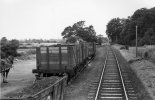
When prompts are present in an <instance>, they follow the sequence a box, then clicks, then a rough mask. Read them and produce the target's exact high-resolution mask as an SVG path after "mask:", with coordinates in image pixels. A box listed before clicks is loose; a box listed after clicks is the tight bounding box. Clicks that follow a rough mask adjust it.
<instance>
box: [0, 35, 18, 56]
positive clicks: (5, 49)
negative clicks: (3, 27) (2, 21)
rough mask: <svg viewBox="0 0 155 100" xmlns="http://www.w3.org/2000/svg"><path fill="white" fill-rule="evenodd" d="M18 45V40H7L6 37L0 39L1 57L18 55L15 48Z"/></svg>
mask: <svg viewBox="0 0 155 100" xmlns="http://www.w3.org/2000/svg"><path fill="white" fill-rule="evenodd" d="M18 47H19V41H18V40H15V39H13V40H11V41H8V40H7V38H6V37H3V38H2V39H1V58H6V57H8V56H10V55H12V56H18V53H17V49H18Z"/></svg>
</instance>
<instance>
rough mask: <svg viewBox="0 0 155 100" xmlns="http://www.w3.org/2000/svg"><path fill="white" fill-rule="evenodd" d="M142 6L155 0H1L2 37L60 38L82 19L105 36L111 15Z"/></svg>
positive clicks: (149, 5)
mask: <svg viewBox="0 0 155 100" xmlns="http://www.w3.org/2000/svg"><path fill="white" fill-rule="evenodd" d="M143 7H146V8H152V7H155V0H0V38H1V37H4V36H5V37H7V38H8V39H28V38H31V39H32V38H36V39H39V38H42V39H51V38H54V39H58V38H59V39H60V38H62V37H61V32H62V31H63V30H64V28H65V27H67V26H69V25H73V24H74V23H76V22H78V21H81V20H84V21H86V26H88V25H93V26H94V28H95V30H96V33H97V34H102V35H103V36H106V33H105V31H106V25H107V23H108V22H109V21H110V20H111V19H112V18H116V17H120V18H127V16H131V15H132V14H133V13H134V11H136V10H137V9H140V8H143Z"/></svg>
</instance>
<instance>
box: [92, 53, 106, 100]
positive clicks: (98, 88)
mask: <svg viewBox="0 0 155 100" xmlns="http://www.w3.org/2000/svg"><path fill="white" fill-rule="evenodd" d="M108 54H109V52H108V51H107V55H106V59H105V61H104V67H103V69H102V74H101V77H100V82H99V85H98V87H97V92H96V95H95V99H94V100H97V97H98V94H99V90H100V87H101V83H102V78H103V73H104V71H105V67H106V63H107V58H108Z"/></svg>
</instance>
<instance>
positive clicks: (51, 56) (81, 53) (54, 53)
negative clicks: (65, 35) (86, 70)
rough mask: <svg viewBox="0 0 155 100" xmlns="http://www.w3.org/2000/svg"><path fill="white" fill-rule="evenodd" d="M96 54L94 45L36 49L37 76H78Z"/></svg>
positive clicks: (83, 44) (84, 44) (81, 44)
mask: <svg viewBox="0 0 155 100" xmlns="http://www.w3.org/2000/svg"><path fill="white" fill-rule="evenodd" d="M95 52H96V46H95V44H94V43H80V44H66V45H61V44H58V45H52V46H46V47H37V48H36V62H37V64H36V65H37V66H36V69H33V71H32V72H33V73H37V76H41V75H43V76H51V75H63V74H64V73H67V74H68V76H69V77H72V76H74V75H76V73H77V72H78V71H80V70H81V69H82V68H83V67H84V65H85V64H86V63H87V61H88V60H90V59H91V58H92V57H93V56H94V55H95Z"/></svg>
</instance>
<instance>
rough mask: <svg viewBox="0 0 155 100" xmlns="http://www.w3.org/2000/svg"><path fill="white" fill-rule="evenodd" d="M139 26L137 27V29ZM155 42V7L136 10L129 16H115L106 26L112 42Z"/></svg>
mask: <svg viewBox="0 0 155 100" xmlns="http://www.w3.org/2000/svg"><path fill="white" fill-rule="evenodd" d="M136 26H137V29H136ZM136 30H137V35H138V39H137V41H138V45H139V46H143V45H152V44H155V7H153V8H150V9H147V8H141V9H138V10H136V11H135V12H134V13H133V15H131V16H128V18H113V19H111V20H110V21H109V22H108V24H107V26H106V34H107V36H108V38H109V39H110V40H111V42H112V43H119V44H123V45H130V46H133V45H135V42H136Z"/></svg>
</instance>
